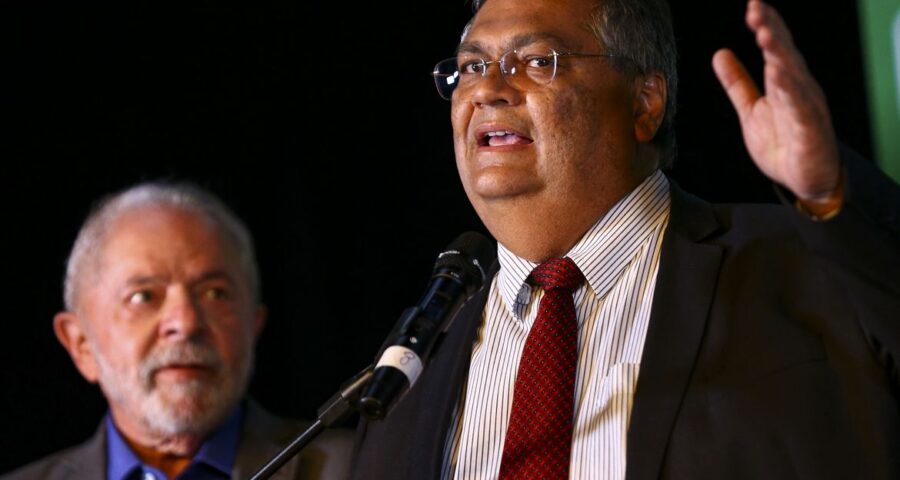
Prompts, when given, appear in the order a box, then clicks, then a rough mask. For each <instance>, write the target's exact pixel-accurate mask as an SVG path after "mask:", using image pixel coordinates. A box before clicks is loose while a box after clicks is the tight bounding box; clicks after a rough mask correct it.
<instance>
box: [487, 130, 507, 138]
mask: <svg viewBox="0 0 900 480" xmlns="http://www.w3.org/2000/svg"><path fill="white" fill-rule="evenodd" d="M512 134H513V133H512V132H508V131H506V130H497V131H494V132H487V136H489V137H502V136H504V135H512Z"/></svg>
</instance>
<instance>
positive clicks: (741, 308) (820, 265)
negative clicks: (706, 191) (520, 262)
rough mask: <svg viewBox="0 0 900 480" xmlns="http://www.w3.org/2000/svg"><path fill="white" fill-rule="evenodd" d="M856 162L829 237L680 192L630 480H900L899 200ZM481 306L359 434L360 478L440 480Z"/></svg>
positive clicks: (780, 213) (476, 304)
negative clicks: (391, 406) (381, 417)
mask: <svg viewBox="0 0 900 480" xmlns="http://www.w3.org/2000/svg"><path fill="white" fill-rule="evenodd" d="M849 157H853V155H852V154H850V153H847V152H845V159H846V160H847V168H848V179H849V181H848V184H847V190H846V192H847V197H846V199H847V203H846V204H845V206H844V209H843V211H842V212H841V213H840V214H839V215H838V216H837V217H835V218H833V219H832V220H830V221H828V222H813V221H811V220H810V219H809V218H808V217H805V216H803V215H801V214H799V213H797V212H796V211H794V209H793V208H790V207H785V206H779V205H732V206H727V205H726V206H716V205H711V204H708V203H706V202H704V201H702V200H699V199H697V198H696V197H693V196H691V195H689V194H686V193H684V192H683V191H681V190H680V189H679V188H678V187H677V186H675V185H673V188H672V211H671V217H670V224H669V227H668V229H667V231H666V234H665V238H664V240H663V247H662V256H661V259H660V266H659V273H658V276H657V283H656V291H655V294H654V299H653V309H652V313H651V318H650V324H649V330H648V333H647V339H646V343H645V346H644V353H643V358H642V362H641V370H640V378H639V380H638V385H637V389H636V391H635V396H634V406H633V409H632V413H631V419H630V425H629V430H628V438H627V446H626V448H627V450H626V452H627V453H626V456H627V473H626V477H627V478H629V479H654V478H676V479H702V478H710V479H720V478H728V479H733V478H765V479H777V478H809V479H823V478H842V479H849V478H854V479H855V478H866V479H881V478H884V479H886V478H900V406H898V399H900V387H898V385H900V381H898V365H897V362H898V361H900V193H898V189H897V187H896V185H894V184H893V183H892V182H890V181H889V180H887V179H886V178H884V177H883V176H882V175H881V174H880V173H878V172H876V171H875V170H874V169H873V168H872V167H871V166H868V165H865V163H866V162H865V161H864V160H860V159H854V158H849ZM486 297H487V288H483V289H482V290H481V291H480V292H479V293H477V294H476V296H474V297H473V298H472V299H470V301H469V302H468V303H467V304H466V305H465V306H464V307H463V309H462V310H461V312H460V314H459V315H458V317H457V318H456V319H455V321H454V324H453V325H452V327H451V329H450V330H449V331H448V333H447V335H446V336H445V338H444V339H443V345H440V346H439V347H438V348H439V349H438V350H437V352H436V354H435V356H434V357H433V358H432V361H431V364H430V365H429V366H428V367H427V368H426V369H425V371H424V373H423V374H422V376H421V378H420V379H419V381H418V382H417V384H416V385H415V386H414V388H413V389H411V390H410V392H409V393H408V394H407V396H406V397H405V398H404V399H402V401H401V402H400V403H399V404H398V405H397V407H396V408H395V410H394V411H393V412H391V414H390V415H389V416H388V418H387V420H386V421H384V422H371V423H369V422H362V423H361V425H360V428H359V432H358V446H357V449H358V457H357V463H356V466H355V468H354V478H360V479H362V478H377V479H400V478H403V479H418V478H422V479H436V478H439V472H440V468H441V464H442V460H443V449H444V445H445V441H446V433H447V430H448V426H449V424H450V420H451V415H452V412H453V408H454V406H455V404H456V402H457V401H458V400H459V397H460V391H461V387H462V385H463V382H464V381H465V379H466V374H467V369H468V366H469V359H470V355H471V349H472V342H473V339H474V338H475V335H476V333H477V331H478V327H479V325H480V323H481V318H482V308H483V306H484V303H485V301H486Z"/></svg>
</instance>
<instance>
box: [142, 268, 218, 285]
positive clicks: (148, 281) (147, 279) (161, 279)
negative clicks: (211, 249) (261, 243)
mask: <svg viewBox="0 0 900 480" xmlns="http://www.w3.org/2000/svg"><path fill="white" fill-rule="evenodd" d="M210 280H225V281H227V282H229V283H234V278H233V277H232V276H231V275H229V274H228V272H226V271H225V270H211V271H209V272H206V273H204V274H203V275H200V276H199V277H197V278H195V279H192V280H191V283H192V284H194V283H201V282H207V281H210ZM168 281H169V277H168V276H165V275H135V276H133V277H130V278H128V280H126V281H125V284H126V285H129V286H143V285H152V284H155V283H166V282H168Z"/></svg>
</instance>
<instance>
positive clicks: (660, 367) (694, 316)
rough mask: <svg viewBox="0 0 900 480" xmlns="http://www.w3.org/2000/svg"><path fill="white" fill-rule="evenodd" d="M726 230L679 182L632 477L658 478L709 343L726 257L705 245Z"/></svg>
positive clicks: (646, 358)
mask: <svg viewBox="0 0 900 480" xmlns="http://www.w3.org/2000/svg"><path fill="white" fill-rule="evenodd" d="M718 228H719V225H718V221H717V220H716V218H715V215H714V213H713V210H712V207H711V206H710V205H709V204H708V203H706V202H704V201H702V200H699V199H697V198H696V197H693V196H691V195H689V194H687V193H685V192H683V191H682V190H681V189H679V188H678V186H677V185H675V184H674V183H673V184H672V213H671V217H670V222H669V226H668V229H667V232H666V236H665V239H664V240H663V246H662V254H661V258H660V264H659V273H658V274H657V277H656V289H655V294H654V298H653V308H652V310H651V314H650V324H649V327H648V330H647V339H646V342H645V344H644V353H643V357H642V359H641V370H640V377H639V379H638V385H637V389H636V392H635V396H634V406H633V408H632V411H631V419H630V427H629V429H628V440H627V450H626V451H627V467H626V477H627V478H628V479H630V480H638V479H642V480H643V479H645V480H649V479H655V478H658V477H659V474H660V468H661V467H662V461H663V458H664V456H665V451H666V447H667V444H668V440H669V435H670V433H671V431H672V427H673V425H674V423H675V418H676V415H677V413H678V409H679V407H680V405H681V401H682V398H683V397H684V392H685V389H686V387H687V384H688V381H689V380H690V376H691V372H692V370H693V367H694V363H695V361H696V358H697V352H698V349H699V346H700V343H701V340H702V337H703V331H704V327H705V325H706V319H707V316H708V312H709V307H710V303H711V301H712V297H713V293H714V291H715V286H716V279H717V277H718V273H719V267H720V264H721V258H722V249H721V247H718V246H715V245H707V244H703V243H700V241H701V240H703V239H704V238H707V237H708V236H709V235H710V234H712V233H713V232H715V231H716V230H717V229H718Z"/></svg>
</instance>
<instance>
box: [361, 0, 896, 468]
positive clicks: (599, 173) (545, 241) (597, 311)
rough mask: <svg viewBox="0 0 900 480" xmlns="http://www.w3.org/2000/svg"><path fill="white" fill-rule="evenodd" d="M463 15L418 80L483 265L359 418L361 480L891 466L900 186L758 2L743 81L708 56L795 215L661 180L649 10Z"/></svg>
mask: <svg viewBox="0 0 900 480" xmlns="http://www.w3.org/2000/svg"><path fill="white" fill-rule="evenodd" d="M476 7H478V9H477V13H476V15H475V17H474V18H473V20H472V21H471V22H470V23H469V25H468V26H467V27H466V30H465V32H464V34H463V38H462V42H461V43H460V45H459V48H458V51H457V55H456V57H454V58H451V59H448V60H445V61H443V62H440V63H438V64H437V66H436V67H435V70H434V76H435V81H436V83H437V87H438V92H439V93H440V94H441V96H442V97H444V98H446V99H448V100H450V101H451V102H452V119H451V120H452V123H453V131H454V146H455V151H456V159H457V167H458V169H459V173H460V177H461V179H462V182H463V186H464V188H465V190H466V193H467V195H468V197H469V200H470V201H471V202H472V204H473V206H474V207H475V209H476V211H477V212H478V214H479V216H480V217H481V219H482V220H483V221H484V223H485V225H486V226H487V228H488V229H489V230H490V231H491V233H492V234H493V235H494V236H495V237H496V239H497V240H498V243H499V246H498V250H499V252H498V258H499V269H498V270H495V272H496V274H495V275H494V279H493V282H492V283H491V284H490V285H489V286H488V287H486V288H484V289H483V290H482V291H481V292H479V294H477V295H476V297H474V298H473V299H471V300H470V301H469V303H468V304H467V305H466V307H464V309H463V310H462V311H461V312H460V314H459V315H458V317H457V318H456V320H455V321H454V323H453V325H452V327H451V329H450V330H449V331H448V333H447V335H446V337H445V338H444V340H443V343H442V345H441V347H440V349H439V350H438V351H437V353H436V354H435V356H434V357H433V358H432V360H431V364H430V365H429V366H428V368H427V369H426V370H425V372H424V373H423V375H422V377H421V378H420V379H419V380H418V382H417V384H416V385H415V386H413V388H412V389H411V391H410V392H409V393H408V394H407V396H406V398H404V399H403V401H401V402H400V403H399V404H398V405H397V407H396V408H395V410H394V411H393V412H392V413H391V414H390V415H389V416H388V418H387V419H386V420H385V421H384V422H371V423H363V424H362V425H361V427H360V435H361V441H362V443H361V447H360V450H359V456H358V459H357V465H356V467H355V476H356V478H383V479H387V478H445V479H450V478H465V479H472V478H503V479H506V478H516V479H518V478H624V477H625V476H626V475H627V476H628V478H636V479H637V478H645V479H650V478H659V477H666V478H731V477H734V476H738V477H748V478H798V477H799V478H896V477H897V476H898V475H900V457H898V456H897V455H896V452H897V449H898V447H900V408H898V392H900V389H898V378H900V376H898V371H897V359H898V357H900V323H898V322H897V318H900V315H898V313H900V275H898V274H897V272H900V240H898V237H900V225H898V222H897V220H896V219H897V218H898V209H900V192H898V189H897V187H896V185H894V184H893V183H891V182H890V181H889V180H887V179H886V178H884V177H883V176H881V175H880V174H878V173H877V172H875V171H874V169H872V168H871V167H869V166H867V165H866V164H865V163H866V162H865V161H862V160H860V159H858V158H856V157H855V156H854V154H852V153H851V152H848V151H845V150H843V149H840V148H839V147H838V144H837V142H836V140H835V135H834V131H833V129H832V127H831V121H830V117H829V112H828V108H827V105H826V101H825V97H824V95H823V93H822V92H821V90H820V88H819V86H818V85H817V83H816V82H815V80H814V79H813V78H812V77H811V75H810V73H809V72H808V71H807V69H806V67H805V64H804V61H803V58H802V57H801V55H800V53H799V52H798V51H797V50H796V48H795V46H794V45H793V42H792V39H791V36H790V33H789V32H788V30H787V27H786V26H785V25H784V23H783V22H782V20H781V18H780V17H779V15H778V14H777V12H775V10H774V9H772V8H771V7H769V6H767V5H765V4H763V3H762V2H759V1H757V0H751V1H750V2H749V3H748V7H747V14H746V21H747V25H748V26H749V28H750V29H751V30H752V31H753V32H754V33H755V35H756V40H757V43H758V45H759V47H760V49H761V50H762V52H763V56H764V58H765V85H764V89H763V91H762V92H760V90H758V88H757V87H756V85H754V82H753V81H752V80H751V78H750V77H749V75H748V74H747V72H746V71H745V70H744V68H743V66H742V65H741V63H740V62H739V61H738V60H737V58H736V57H735V56H734V54H733V53H731V52H729V51H727V50H722V51H719V52H717V53H716V55H715V56H714V58H713V67H714V69H715V72H716V74H717V76H718V78H719V80H720V81H721V83H722V85H723V87H724V88H725V90H726V92H727V94H728V96H729V98H730V99H731V101H732V103H733V104H734V107H735V108H736V110H737V112H738V116H739V119H740V122H741V127H742V130H743V134H744V139H745V143H746V146H747V149H748V150H749V152H750V154H751V156H752V158H753V159H754V161H755V162H756V164H757V165H758V166H759V168H760V169H761V170H762V171H763V173H765V174H766V175H767V176H768V177H769V178H771V179H772V180H773V181H774V182H775V183H777V184H779V185H780V186H781V188H782V189H783V195H784V196H785V197H791V200H787V198H786V199H785V202H786V203H788V204H789V205H788V206H760V205H754V206H751V205H737V206H719V205H711V204H708V203H706V202H704V201H702V200H700V199H697V198H696V197H693V196H691V195H689V194H687V193H685V192H683V191H682V190H680V189H679V188H678V187H677V186H676V185H674V184H670V182H669V181H668V180H667V178H666V177H665V175H663V174H662V173H661V172H660V171H659V169H660V168H661V167H663V166H665V165H667V164H668V163H669V162H670V161H671V157H672V156H673V150H674V136H673V134H674V132H673V128H672V121H673V115H674V110H675V108H674V107H675V97H676V72H675V46H674V36H673V33H672V26H671V18H670V14H669V11H668V7H667V5H666V3H665V2H664V1H663V0H631V1H627V0H604V1H601V2H595V1H588V0H564V1H552V2H551V1H548V0H526V1H521V0H488V1H485V2H481V3H479V2H476ZM398 458H402V459H404V460H403V461H402V462H397V459H398Z"/></svg>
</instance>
